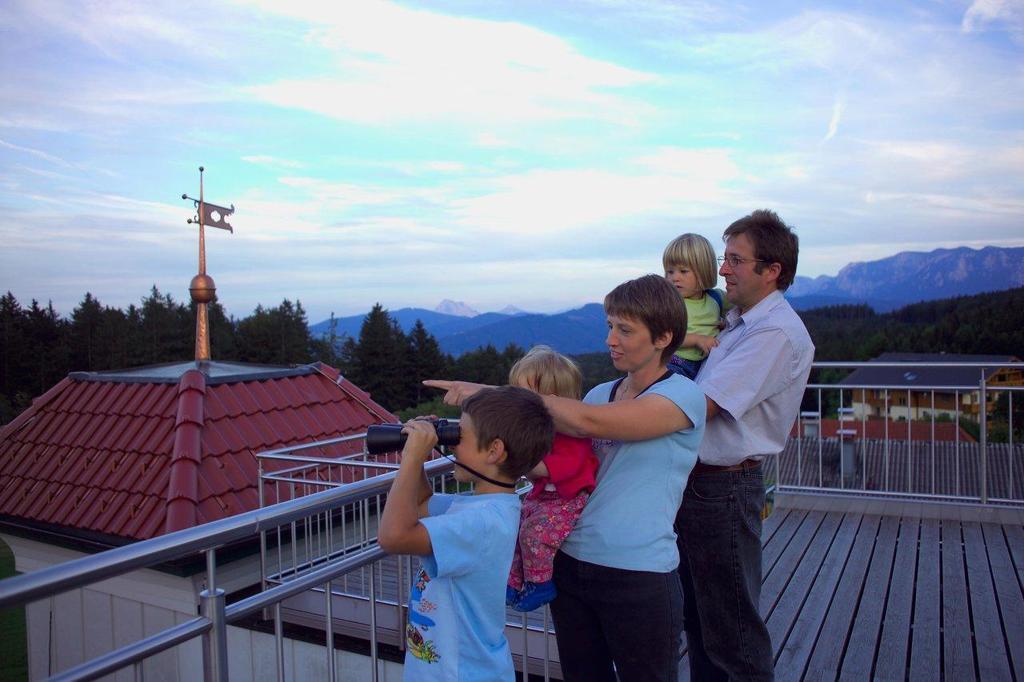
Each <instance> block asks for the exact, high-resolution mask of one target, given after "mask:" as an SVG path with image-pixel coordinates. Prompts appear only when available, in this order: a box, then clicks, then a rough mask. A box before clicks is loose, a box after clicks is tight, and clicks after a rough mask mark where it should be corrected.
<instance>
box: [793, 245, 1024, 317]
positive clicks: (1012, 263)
mask: <svg viewBox="0 0 1024 682" xmlns="http://www.w3.org/2000/svg"><path fill="white" fill-rule="evenodd" d="M1019 286H1024V247H1018V248H1000V247H995V246H986V247H985V248H983V249H970V248H967V247H965V246H964V247H960V248H957V249H936V250H934V251H929V252H927V253H922V252H918V251H904V252H901V253H897V254H896V255H895V256H890V257H888V258H882V259H881V260H876V261H870V262H867V263H850V264H849V265H846V266H845V267H843V269H842V270H840V271H839V274H838V275H836V276H835V277H831V276H829V275H821V276H819V277H815V278H813V279H812V278H810V277H800V276H798V277H797V278H796V280H795V281H794V282H793V285H792V286H791V287H790V288H789V291H787V292H786V297H787V298H789V300H790V302H791V303H792V304H793V307H794V308H796V309H798V310H807V309H809V308H819V307H821V306H825V305H837V304H844V303H867V304H868V305H870V306H871V307H872V308H874V309H875V311H876V312H887V311H890V310H895V309H896V308H901V307H903V306H905V305H908V304H910V303H917V302H919V301H933V300H936V299H940V298H952V297H955V296H967V295H970V294H980V293H983V292H986V291H1003V290H1005V289H1012V288H1014V287H1019Z"/></svg>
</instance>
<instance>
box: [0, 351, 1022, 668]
mask: <svg viewBox="0 0 1024 682" xmlns="http://www.w3.org/2000/svg"><path fill="white" fill-rule="evenodd" d="M918 366H921V365H915V364H912V363H831V362H819V363H815V364H814V367H815V369H819V370H820V369H856V368H859V367H871V368H876V367H918ZM928 366H929V367H935V366H947V367H965V366H967V367H975V368H978V370H979V374H980V378H979V382H978V384H977V385H976V386H962V387H946V386H941V387H940V386H933V387H929V386H923V387H921V386H915V387H913V388H912V389H907V387H905V386H892V385H890V386H862V385H850V384H840V383H824V382H818V383H812V384H810V385H809V386H808V395H809V396H810V399H809V402H810V403H811V404H816V407H817V409H812V410H806V411H804V412H803V413H801V416H800V418H799V419H798V421H797V424H796V425H795V429H796V430H795V435H794V436H793V437H792V438H790V439H789V443H788V444H787V446H786V448H785V450H784V451H783V452H782V453H781V454H780V455H778V456H776V457H773V458H772V459H773V461H772V462H770V463H769V466H768V469H767V473H768V484H769V485H770V486H771V488H772V490H778V491H814V492H818V493H829V492H833V493H834V492H836V491H840V492H842V493H844V494H848V493H852V494H859V495H882V496H902V497H911V498H928V499H934V500H940V501H951V502H964V501H968V502H975V503H982V504H1012V505H1020V504H1022V503H1024V492H1022V487H1024V486H1022V479H1024V475H1022V474H1024V469H1022V464H1024V452H1022V451H1021V445H1020V444H1019V443H1015V442H1014V435H1013V430H1014V424H1013V421H1012V420H1013V404H1014V395H1018V400H1017V402H1018V403H1019V401H1020V400H1021V399H1024V397H1020V392H1021V391H1024V387H1019V386H999V387H998V388H996V387H994V386H988V385H987V382H986V380H985V375H984V372H983V371H982V370H983V368H985V367H996V366H1003V367H1005V366H1010V367H1015V368H1016V367H1020V364H1019V363H1018V364H1016V365H995V364H991V363H928ZM997 390H998V391H1005V392H1007V404H1008V407H1009V409H1008V416H1009V429H1008V442H1007V443H993V442H989V439H988V437H987V436H988V426H989V415H988V411H987V408H986V407H985V406H987V405H988V403H989V402H990V401H989V398H988V396H989V394H990V393H991V392H992V391H997ZM858 391H860V392H861V393H862V395H861V396H860V397H861V398H862V400H860V401H859V402H860V403H861V404H864V403H865V401H864V400H863V398H864V395H865V394H864V392H866V391H876V392H880V393H881V395H882V400H883V407H884V409H885V412H886V416H887V417H888V416H889V410H888V408H889V405H890V397H891V396H893V395H895V394H896V392H897V391H899V392H902V393H903V394H904V395H905V396H906V398H907V399H906V407H907V409H908V416H910V417H913V416H914V415H913V414H911V413H910V412H909V410H910V408H911V405H912V403H913V400H912V399H913V397H914V394H920V393H924V394H925V395H927V396H928V397H929V398H928V404H929V405H934V404H935V399H936V396H937V395H942V394H944V393H950V392H952V393H953V397H954V401H953V405H954V409H953V417H952V418H951V419H952V422H953V424H954V425H956V428H955V430H954V434H955V435H954V438H953V440H952V441H950V442H949V443H946V442H944V441H938V440H936V436H935V430H936V425H937V424H938V423H940V421H939V419H938V418H937V416H936V412H937V410H936V409H932V410H931V411H930V417H929V419H927V420H924V422H925V423H927V424H929V425H930V438H929V439H928V440H927V441H924V440H920V439H917V438H916V437H915V434H914V432H913V425H914V423H921V421H922V420H920V419H919V420H916V421H915V420H913V419H908V420H907V423H906V424H902V423H900V422H895V423H890V422H889V421H888V420H886V422H885V425H884V431H883V438H880V439H875V438H864V436H865V435H867V426H866V425H867V424H868V422H870V421H871V418H870V417H869V416H868V414H867V412H866V410H864V409H861V412H860V414H859V415H858V414H857V413H856V410H857V409H858V408H857V403H858V401H857V400H856V399H855V398H857V397H858V396H856V395H855V393H856V392H858ZM831 393H834V394H835V395H834V396H832V397H830V394H831ZM964 394H973V396H974V398H975V399H976V401H977V403H976V404H978V405H979V412H978V419H979V425H978V429H979V431H978V434H979V437H978V438H977V440H976V441H975V440H969V439H967V438H964V437H962V435H961V432H960V429H959V426H958V424H959V419H960V417H961V416H962V414H961V404H962V401H961V397H962V395H964ZM805 406H806V405H805ZM831 416H834V417H835V418H836V419H837V421H838V422H840V423H841V424H842V425H843V426H849V427H851V428H850V429H845V428H837V429H836V433H835V435H834V436H827V435H826V434H824V433H823V426H824V425H825V420H827V419H829V418H830V417H831ZM918 416H920V413H918ZM858 424H859V426H860V431H859V436H860V437H858V433H857V432H856V429H853V428H852V427H853V426H856V425H858ZM809 427H816V428H817V433H816V434H815V435H813V436H809V435H807V429H808V428H809ZM902 427H905V428H906V431H905V432H904V434H903V435H905V437H904V438H900V437H899V436H900V435H901V434H898V433H896V430H898V429H900V428H902ZM849 431H853V432H854V433H849ZM362 438H363V435H362V434H360V435H358V436H350V437H346V438H340V439H332V440H328V441H320V442H315V443H308V444H303V445H300V446H296V447H292V448H284V449H280V450H275V451H272V452H266V453H261V454H260V455H258V459H259V461H260V472H261V474H260V475H261V477H260V481H259V483H258V485H259V492H260V501H261V508H260V509H257V510H254V511H250V512H245V513H242V514H238V515H236V516H232V517H229V518H226V519H223V520H220V521H216V522H213V523H209V524H205V525H203V526H198V527H195V528H191V529H187V530H182V531H178V532H175V533H170V534H167V535H164V536H160V537H157V538H154V539H152V540H146V541H143V542H138V543H135V544H132V545H128V546H125V547H121V548H117V549H112V550H109V551H106V552H103V553H100V554H96V555H92V556H87V557H83V558H81V559H77V560H74V561H70V562H67V563H63V564H59V565H55V566H52V567H49V568H45V569H42V570H39V571H35V572H33V573H29V574H26V575H21V576H15V577H13V578H8V579H6V580H3V581H0V608H7V607H10V606H16V605H20V604H26V603H29V602H32V601H34V600H37V599H40V598H45V597H49V596H52V595H55V594H58V593H61V592H64V591H68V590H73V589H79V588H84V587H87V586H89V585H92V584H94V583H96V582H99V581H102V580H106V579H108V578H113V577H116V576H120V575H124V574H126V573H129V572H131V571H135V570H137V569H141V568H146V567H153V566H158V565H160V564H163V563H164V562H167V561H172V560H177V559H186V558H189V557H193V556H195V555H196V554H204V555H205V560H206V562H205V563H206V589H205V590H203V591H202V592H201V593H200V607H201V609H200V615H199V616H198V617H194V618H188V619H187V620H185V621H184V622H181V623H179V624H178V625H175V626H174V627H171V628H167V629H165V630H163V631H161V632H159V633H157V634H155V635H151V636H148V637H144V638H140V639H138V640H137V641H136V642H134V643H132V644H129V645H127V646H123V647H121V648H117V649H114V650H112V651H110V652H108V653H106V654H103V655H101V656H99V657H97V658H93V659H91V660H89V661H86V662H83V663H80V664H78V665H75V666H74V667H72V668H69V669H67V670H64V671H62V672H60V673H58V674H57V675H56V676H55V677H54V678H53V679H59V680H90V679H96V678H98V677H101V676H103V675H107V674H109V673H112V672H114V671H117V670H120V669H122V668H125V667H128V666H133V665H134V666H135V667H136V678H137V679H141V677H142V670H141V666H140V662H141V661H143V660H144V659H146V658H148V657H151V656H153V655H155V654H158V653H160V652H163V651H167V650H169V649H171V648H173V647H175V646H178V645H179V644H182V643H184V642H188V641H191V640H194V639H195V638H202V642H203V667H204V674H205V677H206V679H208V680H225V679H227V677H228V657H227V634H226V633H227V630H226V629H227V626H228V625H229V624H230V623H233V622H237V621H239V620H241V619H244V618H247V617H250V616H254V615H257V614H262V615H264V616H269V619H270V620H273V624H274V639H275V656H276V667H277V670H276V676H277V679H279V680H283V679H284V676H285V672H284V651H283V639H284V636H283V629H284V623H285V620H286V619H285V615H286V614H285V612H287V614H288V615H289V617H294V619H295V620H296V622H300V623H301V622H303V620H302V612H305V613H306V614H307V616H308V617H311V618H313V619H314V620H316V619H319V618H322V620H321V621H320V622H322V623H323V629H324V632H325V636H326V639H325V642H326V646H325V650H326V652H325V655H326V657H327V659H328V664H327V678H328V679H329V680H332V681H333V680H334V679H335V677H334V675H335V672H334V671H335V661H334V647H333V641H334V634H335V630H334V628H335V623H337V622H339V621H346V619H345V618H344V616H345V614H343V613H338V612H337V611H336V610H335V607H336V605H338V604H344V603H349V602H351V603H355V604H356V606H361V611H360V609H358V608H356V609H355V610H356V611H360V613H358V614H356V615H359V616H360V617H362V616H365V617H366V623H365V625H364V629H363V630H362V631H359V628H358V627H356V625H351V627H353V628H354V630H353V632H355V633H356V634H359V632H362V636H364V637H366V638H367V639H368V640H369V642H370V658H371V670H372V673H371V675H372V679H377V675H378V672H377V670H378V658H377V653H378V652H377V647H378V632H388V633H390V636H391V637H392V640H393V641H394V642H395V644H396V645H397V646H398V647H402V646H404V636H403V634H404V633H403V629H404V627H403V626H404V618H405V615H406V613H407V608H408V602H407V601H406V600H407V599H408V584H407V583H408V582H409V580H408V579H409V576H411V575H412V572H413V564H412V561H414V560H413V559H411V558H408V557H390V556H387V555H385V554H384V552H383V551H381V550H380V548H379V547H378V546H377V544H376V517H377V512H378V510H379V509H381V508H382V501H383V496H384V494H385V493H386V492H387V490H388V489H389V488H390V485H391V481H392V480H393V478H394V475H395V474H394V469H395V468H396V467H397V458H396V456H395V455H390V456H385V457H382V458H370V457H368V456H367V455H365V454H364V453H363V452H362V451H361V450H362V448H361V440H362ZM869 441H871V442H869ZM918 443H920V444H922V445H921V447H918V445H917V444H918ZM844 446H851V447H846V448H845V449H844ZM922 448H923V449H922ZM426 468H427V473H428V475H429V476H431V477H432V479H433V480H434V482H435V486H437V489H439V490H446V489H450V488H452V487H453V479H452V478H451V477H450V473H451V468H452V465H451V463H450V462H448V461H447V460H433V461H431V462H429V463H428V464H427V467H426ZM773 473H774V475H773ZM264 504H266V505H268V506H262V505H264ZM254 538H259V542H260V558H261V572H260V576H259V580H261V581H262V585H261V587H262V588H263V589H262V591H260V592H259V593H257V594H255V595H253V596H250V597H247V598H245V599H241V600H240V601H237V602H235V603H232V604H226V600H225V594H224V590H223V589H221V588H219V587H218V580H217V577H218V566H219V565H218V562H217V549H218V548H220V547H224V546H226V545H230V544H232V543H237V542H242V541H245V540H250V541H251V540H253V539H254ZM392 578H393V580H392ZM393 586H397V588H394V587H393ZM389 591H390V592H389ZM311 595H312V596H311ZM299 597H302V599H301V600H299V601H298V602H295V600H296V599H297V598H299ZM321 597H322V598H321ZM289 600H291V601H289ZM339 600H348V601H347V602H342V601H339ZM286 602H288V603H287V604H286ZM293 602H295V603H293ZM314 602H317V603H319V604H320V607H319V609H318V610H311V609H310V608H309V604H311V603H314ZM350 605H351V604H350ZM309 614H312V616H309ZM357 620H359V619H358V618H355V617H353V618H352V619H349V620H348V621H346V622H348V623H355V622H356V621H357ZM517 620H518V621H519V623H518V624H517V623H516V621H517ZM510 622H511V623H512V624H513V625H517V626H518V627H520V628H521V643H520V642H518V641H515V640H518V639H519V638H510V643H514V644H515V647H516V648H517V649H518V652H519V653H518V655H517V656H516V659H517V661H518V662H519V667H520V670H521V671H522V672H523V675H524V677H525V675H526V672H527V671H529V672H543V674H544V676H545V679H547V677H548V675H549V674H551V670H552V668H553V667H554V666H555V665H556V664H555V662H554V660H553V657H552V656H551V653H552V643H551V627H550V619H549V617H548V612H547V610H546V609H545V610H544V611H543V612H541V613H535V614H531V615H530V617H529V618H527V617H525V616H520V615H518V614H517V615H515V616H514V617H513V619H512V620H511V621H510ZM349 626H350V625H346V626H345V627H349ZM538 648H540V649H542V651H543V652H542V653H541V654H540V655H539V656H538V655H534V656H531V655H530V651H531V650H533V651H534V652H536V651H537V650H538Z"/></svg>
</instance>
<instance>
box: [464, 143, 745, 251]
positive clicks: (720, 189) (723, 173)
mask: <svg viewBox="0 0 1024 682" xmlns="http://www.w3.org/2000/svg"><path fill="white" fill-rule="evenodd" d="M620 165H621V166H623V167H624V168H625V169H626V170H624V171H619V172H615V171H608V170H598V169H566V170H532V171H528V172H525V173H519V174H514V175H506V176H500V177H496V178H490V179H487V180H485V181H481V182H479V183H477V185H476V187H475V190H476V192H475V194H474V196H471V197H467V198H462V199H455V200H453V201H452V202H451V206H452V211H453V213H454V214H455V215H456V216H457V220H458V222H459V223H460V224H462V225H465V226H466V227H467V228H472V229H474V230H486V231H492V232H499V233H503V234H516V235H524V234H526V235H548V236H550V235H553V234H557V233H573V232H575V231H578V230H580V229H581V228H585V227H588V226H590V227H596V226H602V227H605V228H609V227H610V226H611V225H616V224H619V223H621V221H623V220H631V221H635V220H636V219H638V218H639V217H641V216H647V217H651V216H659V215H660V216H666V217H671V218H673V219H678V218H681V217H685V216H691V217H692V216H696V215H706V214H708V213H716V212H718V211H720V210H722V208H723V207H725V206H727V205H728V204H729V203H730V202H732V201H734V200H735V198H736V195H735V194H734V192H733V191H732V190H731V189H730V188H729V183H730V182H731V181H733V180H735V179H737V178H738V177H739V176H740V172H739V169H738V167H737V165H736V163H735V162H734V161H733V160H732V159H731V158H730V155H729V152H728V151H726V150H720V149H702V150H693V149H681V148H668V147H666V148H662V149H659V150H657V151H656V152H655V153H653V154H650V155H645V156H642V157H637V158H634V159H630V160H627V161H626V162H624V163H622V164H620Z"/></svg>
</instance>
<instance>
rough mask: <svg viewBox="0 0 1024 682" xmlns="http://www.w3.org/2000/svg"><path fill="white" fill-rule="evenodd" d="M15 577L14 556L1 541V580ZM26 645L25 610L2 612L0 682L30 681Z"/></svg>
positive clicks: (0, 621)
mask: <svg viewBox="0 0 1024 682" xmlns="http://www.w3.org/2000/svg"><path fill="white" fill-rule="evenodd" d="M12 575H14V555H13V554H12V553H11V548H10V547H8V546H7V545H6V544H5V543H4V542H2V541H0V580H2V579H3V578H8V577H10V576H12ZM26 654H27V648H26V645H25V609H24V607H21V606H16V607H14V608H10V609H2V610H0V682H22V681H23V680H28V658H27V655H26Z"/></svg>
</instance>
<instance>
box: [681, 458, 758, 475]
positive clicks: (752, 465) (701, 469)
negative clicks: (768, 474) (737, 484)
mask: <svg viewBox="0 0 1024 682" xmlns="http://www.w3.org/2000/svg"><path fill="white" fill-rule="evenodd" d="M759 466H761V460H759V459H754V458H748V459H745V460H743V461H742V462H740V463H739V464H733V465H731V466H725V467H721V466H716V465H714V464H705V463H704V462H697V463H696V464H694V465H693V471H691V472H690V475H691V476H701V475H703V474H724V473H726V472H729V471H746V470H747V469H756V468H757V467H759Z"/></svg>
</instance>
